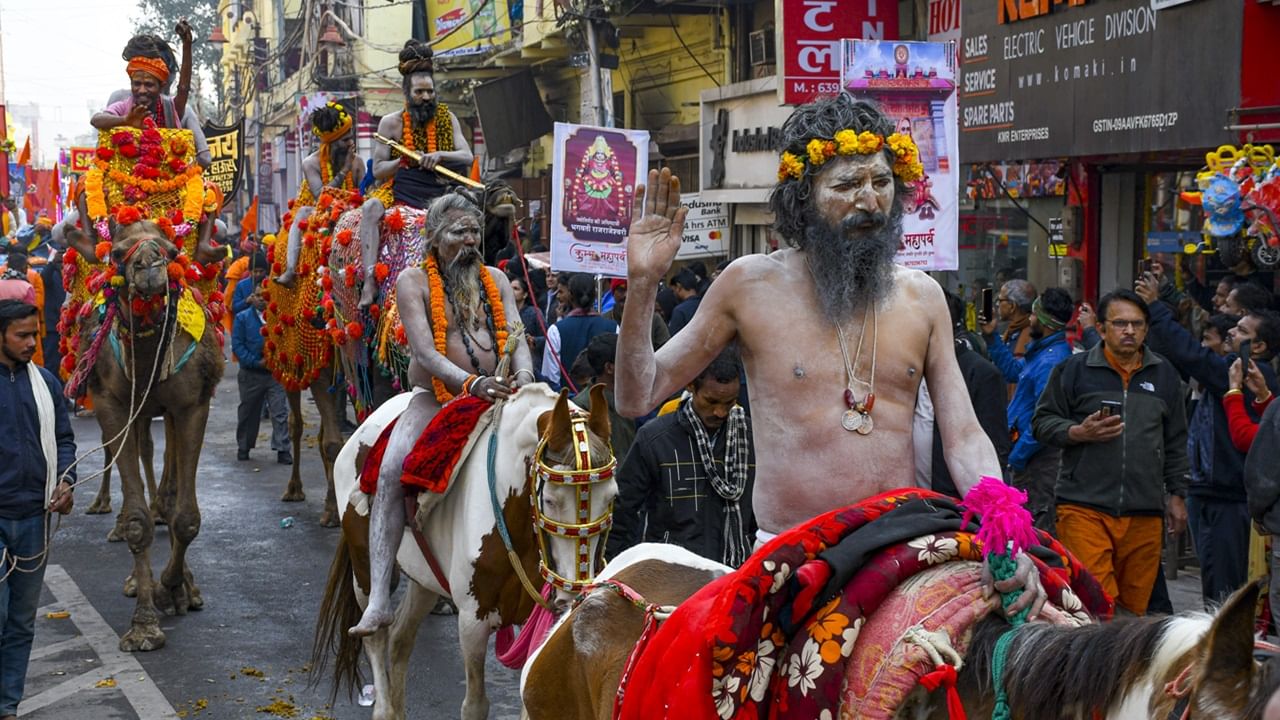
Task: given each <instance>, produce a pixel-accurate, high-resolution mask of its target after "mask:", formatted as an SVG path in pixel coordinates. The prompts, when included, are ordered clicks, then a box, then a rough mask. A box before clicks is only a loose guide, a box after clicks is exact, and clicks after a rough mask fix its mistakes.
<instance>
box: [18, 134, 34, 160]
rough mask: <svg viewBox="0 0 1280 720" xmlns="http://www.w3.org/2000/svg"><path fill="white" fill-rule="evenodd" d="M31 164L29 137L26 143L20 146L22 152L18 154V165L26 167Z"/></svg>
mask: <svg viewBox="0 0 1280 720" xmlns="http://www.w3.org/2000/svg"><path fill="white" fill-rule="evenodd" d="M29 162H31V137H30V136H28V137H27V142H26V143H24V144H23V146H22V152H21V153H19V154H18V164H19V165H26V164H27V163H29Z"/></svg>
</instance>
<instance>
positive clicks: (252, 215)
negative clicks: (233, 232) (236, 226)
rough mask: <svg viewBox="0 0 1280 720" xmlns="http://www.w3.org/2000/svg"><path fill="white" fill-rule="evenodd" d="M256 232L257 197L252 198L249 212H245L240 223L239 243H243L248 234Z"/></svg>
mask: <svg viewBox="0 0 1280 720" xmlns="http://www.w3.org/2000/svg"><path fill="white" fill-rule="evenodd" d="M257 232H258V196H257V195H254V196H253V202H251V203H249V210H248V211H247V212H245V214H244V219H243V220H241V221H240V242H244V240H245V238H247V237H249V233H255V234H256V233H257Z"/></svg>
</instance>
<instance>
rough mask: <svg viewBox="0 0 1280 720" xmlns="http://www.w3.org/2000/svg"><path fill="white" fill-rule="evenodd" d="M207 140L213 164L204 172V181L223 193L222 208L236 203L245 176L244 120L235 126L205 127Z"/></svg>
mask: <svg viewBox="0 0 1280 720" xmlns="http://www.w3.org/2000/svg"><path fill="white" fill-rule="evenodd" d="M204 136H205V139H206V140H208V141H209V155H210V156H211V160H212V162H210V163H209V167H207V168H205V170H204V179H205V180H207V181H209V182H212V183H213V184H214V185H217V186H218V189H219V190H221V191H222V207H224V208H225V207H227V206H228V205H229V204H232V203H234V199H233V198H235V194H236V191H238V190H239V189H240V178H241V176H242V175H243V174H244V153H243V150H242V147H243V143H244V118H241V119H240V122H238V123H236V124H235V125H229V126H222V125H205V126H204Z"/></svg>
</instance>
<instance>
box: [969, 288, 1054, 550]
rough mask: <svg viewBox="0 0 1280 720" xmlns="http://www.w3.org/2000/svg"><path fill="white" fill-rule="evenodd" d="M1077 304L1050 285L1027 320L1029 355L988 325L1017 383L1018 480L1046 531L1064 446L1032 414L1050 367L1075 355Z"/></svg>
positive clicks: (1013, 421) (1013, 419) (992, 345)
mask: <svg viewBox="0 0 1280 720" xmlns="http://www.w3.org/2000/svg"><path fill="white" fill-rule="evenodd" d="M1006 285H1007V283H1006ZM1073 309H1074V307H1073V304H1072V302H1071V296H1070V295H1069V294H1068V293H1067V291H1066V290H1063V289H1062V288H1056V287H1055V288H1046V289H1045V291H1044V292H1043V293H1041V294H1040V296H1039V297H1037V298H1036V299H1035V300H1034V301H1033V302H1032V304H1031V314H1030V319H1029V320H1028V323H1027V332H1028V335H1029V336H1030V342H1028V343H1027V345H1026V349H1025V353H1024V355H1023V357H1015V356H1014V354H1013V348H1012V347H1010V346H1009V345H1007V344H1005V341H1004V339H1003V338H1002V337H1000V335H999V334H998V333H996V331H995V330H996V326H995V319H994V318H993V319H992V320H989V321H988V322H987V324H986V325H984V326H983V328H982V330H983V337H984V338H985V339H986V341H987V350H988V352H989V353H990V354H991V362H993V363H995V365H996V367H998V368H1000V372H1001V373H1003V375H1004V379H1005V382H1007V383H1011V384H1015V388H1014V391H1013V400H1012V401H1011V402H1010V403H1009V409H1008V422H1009V433H1010V435H1011V437H1012V439H1013V450H1012V451H1010V453H1009V468H1010V469H1011V470H1012V471H1013V485H1014V486H1015V487H1018V488H1020V489H1022V490H1025V491H1026V492H1027V504H1028V505H1029V506H1030V507H1029V508H1028V509H1029V510H1030V511H1031V516H1032V518H1034V520H1035V524H1036V527H1038V528H1040V529H1041V530H1045V531H1046V532H1053V527H1054V522H1053V519H1054V502H1053V486H1054V483H1055V482H1057V480H1058V466H1059V464H1060V462H1061V460H1062V450H1060V449H1059V448H1056V447H1051V446H1047V445H1042V444H1040V442H1039V441H1037V440H1036V438H1035V434H1034V433H1032V432H1031V419H1032V417H1033V416H1034V415H1035V412H1036V402H1037V401H1038V400H1039V399H1040V394H1041V393H1042V392H1044V387H1045V385H1046V384H1047V383H1048V382H1049V375H1050V373H1052V372H1053V369H1054V368H1055V367H1057V366H1058V365H1059V364H1060V363H1061V362H1062V361H1063V360H1066V359H1067V358H1069V357H1071V345H1070V344H1068V343H1067V334H1066V331H1065V328H1066V326H1067V323H1068V322H1070V321H1071V313H1072V311H1073Z"/></svg>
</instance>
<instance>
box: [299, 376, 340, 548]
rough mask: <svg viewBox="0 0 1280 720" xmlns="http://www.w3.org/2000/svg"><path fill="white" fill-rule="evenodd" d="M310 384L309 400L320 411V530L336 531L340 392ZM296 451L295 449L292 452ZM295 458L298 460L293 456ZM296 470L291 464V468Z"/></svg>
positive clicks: (322, 383) (320, 381) (319, 382)
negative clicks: (335, 473) (335, 464)
mask: <svg viewBox="0 0 1280 720" xmlns="http://www.w3.org/2000/svg"><path fill="white" fill-rule="evenodd" d="M323 375H324V374H322V377H321V378H320V379H317V380H316V381H315V382H312V383H311V397H312V398H313V399H314V400H315V402H316V409H317V410H319V411H320V437H319V442H318V443H317V444H318V445H319V446H320V462H321V463H322V464H323V465H324V481H325V495H324V514H322V515H321V516H320V525H321V526H323V527H338V525H339V523H338V500H337V497H336V496H335V495H334V491H333V462H334V461H335V460H337V459H338V453H339V452H340V451H341V450H342V430H341V428H339V427H338V395H337V393H339V392H342V391H343V390H342V389H341V388H339V389H337V390H334V391H330V390H329V385H328V383H326V382H325V380H324V379H323ZM295 449H296V448H295ZM294 457H295V458H297V457H301V456H300V455H298V454H297V453H296V452H295V454H294ZM297 467H298V465H297V463H296V462H295V463H294V468H295V469H296V468H297Z"/></svg>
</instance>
